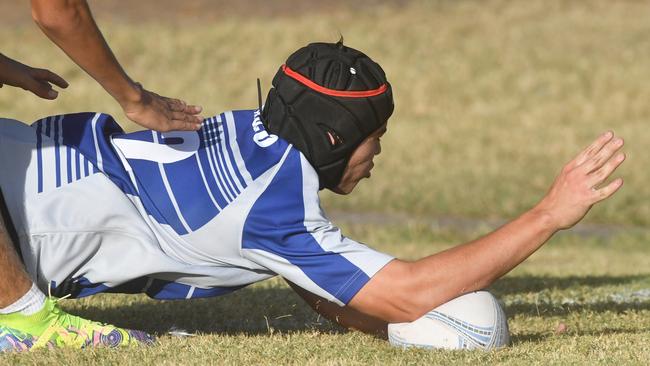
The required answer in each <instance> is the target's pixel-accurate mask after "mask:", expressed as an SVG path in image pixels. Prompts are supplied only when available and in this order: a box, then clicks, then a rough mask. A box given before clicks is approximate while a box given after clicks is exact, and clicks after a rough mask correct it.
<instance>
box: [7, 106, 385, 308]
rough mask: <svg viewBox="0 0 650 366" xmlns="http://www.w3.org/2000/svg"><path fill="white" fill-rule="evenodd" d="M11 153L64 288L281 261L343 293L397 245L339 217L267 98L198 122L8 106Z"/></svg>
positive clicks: (219, 287)
mask: <svg viewBox="0 0 650 366" xmlns="http://www.w3.org/2000/svg"><path fill="white" fill-rule="evenodd" d="M0 167H1V168H2V171H3V175H2V176H0V187H1V188H2V192H3V194H4V197H5V200H6V202H7V205H8V208H9V210H10V212H11V216H12V219H13V221H14V224H15V226H16V229H17V231H18V235H19V237H20V246H21V250H22V255H23V259H24V262H25V265H26V267H27V269H28V271H29V272H30V273H31V274H32V275H33V276H34V278H35V280H36V282H37V284H39V286H40V287H41V288H44V289H46V288H47V287H48V286H53V288H54V293H55V294H57V295H65V294H72V296H73V297H82V296H88V295H91V294H94V293H98V292H124V293H138V292H145V293H147V294H148V295H149V296H152V297H154V298H160V299H171V298H196V297H208V296H215V295H220V294H224V293H228V292H230V291H233V290H236V289H239V288H241V287H244V286H246V285H248V284H251V283H254V282H257V281H260V280H264V279H267V278H270V277H272V276H275V275H281V276H283V277H284V278H286V279H287V280H289V281H291V282H294V283H296V284H297V285H299V286H301V287H303V288H304V289H306V290H308V291H310V292H312V293H314V294H316V295H319V296H321V297H324V298H326V299H328V300H331V301H334V302H336V303H338V304H341V305H342V304H347V303H348V302H349V301H350V300H351V299H352V297H353V296H354V295H355V294H356V293H357V292H358V291H359V290H360V289H361V288H362V287H363V286H364V285H365V284H366V283H367V282H368V281H369V279H370V278H371V277H372V276H373V275H374V274H375V273H377V272H378V271H379V270H380V269H381V268H382V267H383V266H384V265H386V264H387V263H388V262H389V261H390V260H392V259H393V258H392V257H391V256H388V255H386V254H382V253H379V252H376V251H374V250H372V249H370V248H368V247H367V246H365V245H363V244H360V243H357V242H355V241H353V240H351V239H348V238H346V237H344V236H343V235H342V234H341V232H340V230H339V229H338V228H337V227H336V226H334V225H333V224H332V223H331V222H330V221H329V220H328V219H327V218H326V216H325V215H324V213H323V212H322V210H321V208H320V203H319V198H318V189H319V182H318V176H317V174H316V172H315V171H314V169H313V168H312V167H311V165H310V164H309V162H308V161H307V160H306V159H305V158H304V156H303V155H302V154H301V153H300V152H299V151H298V150H296V149H295V148H294V147H293V146H292V145H290V144H289V143H287V142H286V141H285V140H283V139H281V138H278V137H277V136H275V135H271V134H268V133H267V132H266V131H265V129H264V127H263V125H262V123H261V121H260V119H259V113H258V111H254V110H246V111H233V112H226V113H222V114H220V115H218V116H215V117H212V118H209V119H206V120H205V121H204V123H203V126H202V129H201V130H200V131H197V132H189V131H187V132H169V133H159V132H155V131H139V132H134V133H128V134H127V133H124V132H123V131H122V129H121V128H120V127H119V126H118V124H117V123H116V122H115V121H114V120H113V119H112V117H111V116H108V115H105V114H100V113H78V114H69V115H61V116H52V117H48V118H44V119H42V120H39V121H37V122H35V123H34V124H33V125H32V126H31V127H29V126H26V125H23V124H21V123H19V122H16V121H11V120H0Z"/></svg>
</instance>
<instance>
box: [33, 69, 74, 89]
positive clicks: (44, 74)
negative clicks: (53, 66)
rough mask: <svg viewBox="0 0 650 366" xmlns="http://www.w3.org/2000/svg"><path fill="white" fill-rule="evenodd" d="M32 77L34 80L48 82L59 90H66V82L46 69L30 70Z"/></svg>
mask: <svg viewBox="0 0 650 366" xmlns="http://www.w3.org/2000/svg"><path fill="white" fill-rule="evenodd" d="M32 75H33V76H34V78H36V79H39V80H41V81H47V82H50V83H52V84H54V85H56V86H58V87H60V88H67V87H68V85H69V84H68V82H67V81H65V79H63V78H62V77H60V76H59V75H57V74H55V73H53V72H52V71H50V70H46V69H33V70H32Z"/></svg>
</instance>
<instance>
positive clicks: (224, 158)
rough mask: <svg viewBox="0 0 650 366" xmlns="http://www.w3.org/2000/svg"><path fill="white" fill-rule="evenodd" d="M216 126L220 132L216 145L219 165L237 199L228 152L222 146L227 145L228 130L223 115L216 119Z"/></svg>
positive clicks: (236, 188) (236, 189)
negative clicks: (219, 160)
mask: <svg viewBox="0 0 650 366" xmlns="http://www.w3.org/2000/svg"><path fill="white" fill-rule="evenodd" d="M217 126H218V128H219V130H220V131H221V133H220V134H219V144H218V145H217V146H218V148H219V158H220V159H221V164H222V165H223V169H224V170H225V172H226V178H227V180H228V184H229V186H230V187H231V188H232V192H233V196H234V197H237V196H239V194H240V193H241V192H240V191H239V188H238V187H237V184H236V183H235V180H234V178H233V176H232V174H231V171H230V168H229V167H228V164H229V163H230V161H229V156H228V152H227V151H226V149H225V148H224V146H227V145H228V139H227V138H226V130H227V129H228V128H227V126H226V123H225V117H224V115H223V114H222V115H220V116H219V117H218V118H217Z"/></svg>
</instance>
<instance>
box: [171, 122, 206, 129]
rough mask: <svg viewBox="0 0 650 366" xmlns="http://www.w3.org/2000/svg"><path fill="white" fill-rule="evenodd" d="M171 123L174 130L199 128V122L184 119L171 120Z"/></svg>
mask: <svg viewBox="0 0 650 366" xmlns="http://www.w3.org/2000/svg"><path fill="white" fill-rule="evenodd" d="M172 125H173V129H174V130H176V131H196V130H198V129H200V128H201V124H197V123H195V122H190V121H186V120H173V121H172Z"/></svg>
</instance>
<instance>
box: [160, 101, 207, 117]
mask: <svg viewBox="0 0 650 366" xmlns="http://www.w3.org/2000/svg"><path fill="white" fill-rule="evenodd" d="M165 99H166V102H167V105H169V108H170V109H171V110H172V111H173V112H182V113H185V114H188V115H196V114H199V113H201V111H202V110H203V108H201V107H200V106H196V105H190V104H187V103H185V102H184V101H182V100H180V99H172V98H165ZM197 117H198V118H199V119H200V120H203V117H201V116H197Z"/></svg>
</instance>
